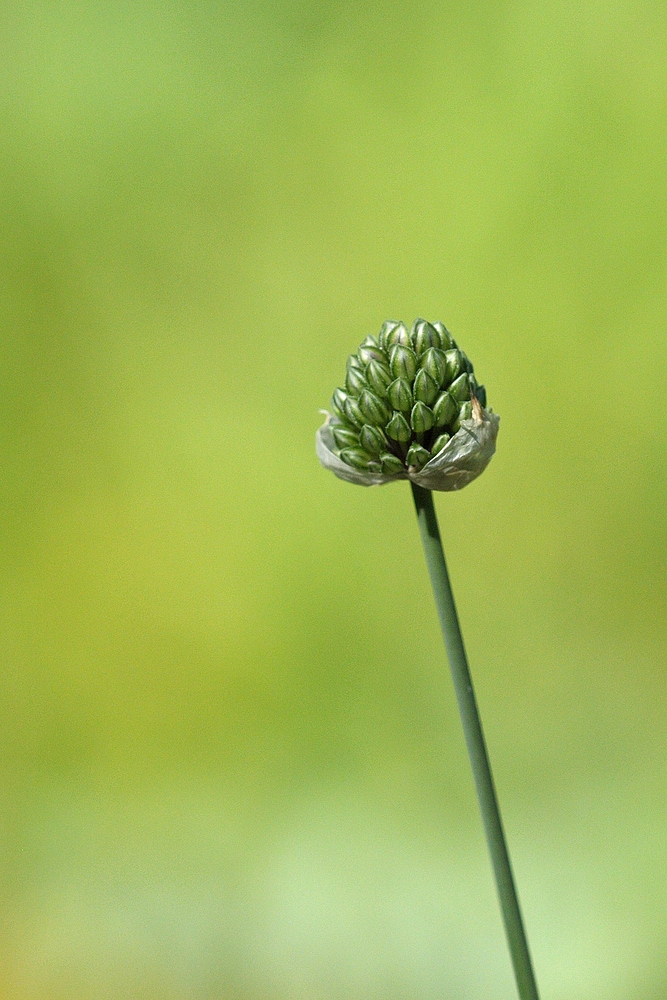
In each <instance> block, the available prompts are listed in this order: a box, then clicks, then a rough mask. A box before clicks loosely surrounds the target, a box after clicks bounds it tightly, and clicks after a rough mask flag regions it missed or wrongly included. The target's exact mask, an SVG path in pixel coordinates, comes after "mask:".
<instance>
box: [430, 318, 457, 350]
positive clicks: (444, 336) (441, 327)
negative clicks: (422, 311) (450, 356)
mask: <svg viewBox="0 0 667 1000" xmlns="http://www.w3.org/2000/svg"><path fill="white" fill-rule="evenodd" d="M433 329H434V330H437V331H438V333H439V334H440V346H441V347H442V349H443V351H451V349H452V347H456V344H455V343H454V339H453V337H452V335H451V333H450V332H449V330H448V329H447V327H446V326H445V324H444V323H433Z"/></svg>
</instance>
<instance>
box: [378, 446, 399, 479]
mask: <svg viewBox="0 0 667 1000" xmlns="http://www.w3.org/2000/svg"><path fill="white" fill-rule="evenodd" d="M380 463H381V466H382V471H383V472H384V474H385V476H395V475H396V473H397V472H405V466H404V465H403V463H402V462H401V460H400V458H396V455H392V454H390V453H389V452H388V451H387V452H385V453H384V454H383V455H380Z"/></svg>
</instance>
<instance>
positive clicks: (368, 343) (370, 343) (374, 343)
mask: <svg viewBox="0 0 667 1000" xmlns="http://www.w3.org/2000/svg"><path fill="white" fill-rule="evenodd" d="M360 346H361V347H379V346H380V341H379V340H378V339H377V337H374V336H373V334H372V333H369V334H368V336H367V337H364V339H363V340H362V341H361V345H360Z"/></svg>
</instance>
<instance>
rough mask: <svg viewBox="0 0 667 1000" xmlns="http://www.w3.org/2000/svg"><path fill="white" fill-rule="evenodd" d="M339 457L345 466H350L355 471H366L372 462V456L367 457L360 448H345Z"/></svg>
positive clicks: (366, 453)
mask: <svg viewBox="0 0 667 1000" xmlns="http://www.w3.org/2000/svg"><path fill="white" fill-rule="evenodd" d="M340 457H341V458H342V459H343V461H344V462H346V463H347V465H352V466H353V467H354V468H355V469H366V470H368V467H369V465H370V463H371V462H372V461H373V456H372V455H369V454H368V452H366V451H364V450H363V449H362V448H346V449H345V450H344V451H341V453H340Z"/></svg>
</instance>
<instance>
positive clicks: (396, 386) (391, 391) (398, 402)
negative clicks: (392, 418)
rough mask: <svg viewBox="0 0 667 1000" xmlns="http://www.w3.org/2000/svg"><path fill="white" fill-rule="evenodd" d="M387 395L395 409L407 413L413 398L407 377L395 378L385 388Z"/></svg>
mask: <svg viewBox="0 0 667 1000" xmlns="http://www.w3.org/2000/svg"><path fill="white" fill-rule="evenodd" d="M387 396H388V397H389V402H390V403H391V405H392V406H393V407H394V409H395V410H401V412H403V413H409V412H410V410H411V409H412V405H413V402H414V400H413V398H412V389H411V388H410V383H409V382H408V380H407V379H405V378H397V379H395V380H394V381H393V382H392V383H391V385H390V386H389V388H388V389H387Z"/></svg>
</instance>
